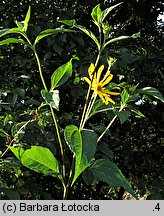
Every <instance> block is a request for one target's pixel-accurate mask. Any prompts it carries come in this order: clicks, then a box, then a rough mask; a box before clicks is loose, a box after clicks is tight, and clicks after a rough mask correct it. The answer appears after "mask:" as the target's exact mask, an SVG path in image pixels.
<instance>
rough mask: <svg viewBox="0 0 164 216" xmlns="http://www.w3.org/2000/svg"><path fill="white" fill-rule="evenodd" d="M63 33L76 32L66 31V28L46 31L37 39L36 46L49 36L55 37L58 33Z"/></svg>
mask: <svg viewBox="0 0 164 216" xmlns="http://www.w3.org/2000/svg"><path fill="white" fill-rule="evenodd" d="M62 32H74V30H70V29H65V28H56V29H47V30H45V31H42V32H40V34H39V35H38V36H37V37H36V39H35V42H34V45H36V44H37V43H38V42H39V41H40V40H41V39H43V38H45V37H47V36H50V35H55V34H57V33H62Z"/></svg>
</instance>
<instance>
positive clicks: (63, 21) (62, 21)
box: [57, 20, 76, 26]
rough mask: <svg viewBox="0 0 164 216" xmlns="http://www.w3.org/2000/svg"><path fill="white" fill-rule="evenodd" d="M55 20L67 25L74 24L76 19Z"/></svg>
mask: <svg viewBox="0 0 164 216" xmlns="http://www.w3.org/2000/svg"><path fill="white" fill-rule="evenodd" d="M57 21H58V22H60V23H63V24H65V25H68V26H74V25H76V20H57Z"/></svg>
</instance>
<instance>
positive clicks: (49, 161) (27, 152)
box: [9, 146, 60, 176]
mask: <svg viewBox="0 0 164 216" xmlns="http://www.w3.org/2000/svg"><path fill="white" fill-rule="evenodd" d="M9 148H10V150H11V151H12V152H13V153H14V154H15V156H16V157H17V158H18V159H19V160H20V161H21V163H22V164H23V165H24V166H26V167H28V168H29V169H31V170H34V171H36V172H40V173H43V174H44V175H51V176H58V175H60V173H59V164H58V161H57V160H56V158H55V157H54V155H53V154H52V152H51V151H50V150H49V149H48V148H46V147H41V146H31V147H30V148H29V149H25V148H22V147H11V146H9Z"/></svg>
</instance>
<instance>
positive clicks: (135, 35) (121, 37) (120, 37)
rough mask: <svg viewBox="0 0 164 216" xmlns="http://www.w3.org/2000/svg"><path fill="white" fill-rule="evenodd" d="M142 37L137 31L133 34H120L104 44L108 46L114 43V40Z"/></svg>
mask: <svg viewBox="0 0 164 216" xmlns="http://www.w3.org/2000/svg"><path fill="white" fill-rule="evenodd" d="M138 37H140V32H138V33H136V34H133V35H132V36H119V37H116V38H113V39H111V40H109V41H107V42H106V43H105V44H104V47H106V46H108V45H109V44H111V43H114V42H118V41H120V40H125V39H131V38H134V39H135V38H138Z"/></svg>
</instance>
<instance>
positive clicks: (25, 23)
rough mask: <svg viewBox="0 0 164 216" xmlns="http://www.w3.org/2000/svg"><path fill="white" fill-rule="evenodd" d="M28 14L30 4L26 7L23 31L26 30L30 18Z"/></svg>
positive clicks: (29, 12)
mask: <svg viewBox="0 0 164 216" xmlns="http://www.w3.org/2000/svg"><path fill="white" fill-rule="evenodd" d="M30 14H31V6H29V8H28V11H27V14H26V18H25V20H24V27H23V31H25V32H26V31H27V28H28V23H29V20H30Z"/></svg>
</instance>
